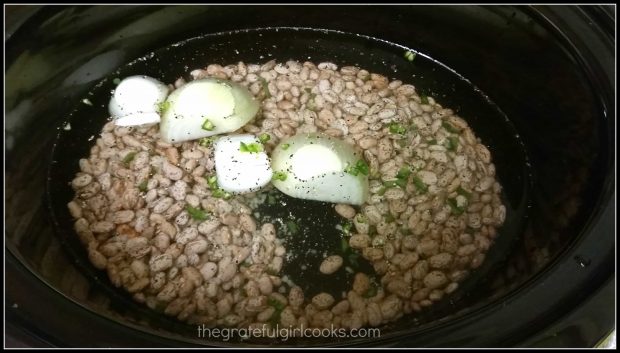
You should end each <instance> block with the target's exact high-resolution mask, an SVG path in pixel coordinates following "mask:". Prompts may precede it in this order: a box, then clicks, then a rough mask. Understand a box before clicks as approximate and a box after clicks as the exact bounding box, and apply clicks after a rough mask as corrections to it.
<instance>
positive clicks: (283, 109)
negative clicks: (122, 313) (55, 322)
mask: <svg viewBox="0 0 620 353" xmlns="http://www.w3.org/2000/svg"><path fill="white" fill-rule="evenodd" d="M191 76H192V77H193V78H194V79H197V78H204V77H217V78H221V79H227V80H231V81H235V82H239V83H241V84H243V85H245V86H247V87H248V89H249V90H250V91H251V92H252V94H254V95H255V96H256V98H257V99H259V100H261V102H262V103H261V108H262V109H261V111H260V112H259V114H258V116H257V118H256V119H255V120H254V121H253V122H251V123H250V124H248V125H246V126H244V127H243V128H242V129H241V130H240V131H238V132H237V133H239V132H246V133H247V132H249V133H254V134H257V135H258V134H262V133H267V134H269V135H270V136H271V139H270V140H269V141H268V142H267V143H266V149H267V151H268V152H269V151H270V150H271V149H273V148H274V147H275V146H276V145H277V143H278V142H279V141H280V140H281V139H283V138H286V137H289V136H292V135H295V134H296V133H304V132H315V131H319V132H323V133H325V134H327V135H330V136H334V137H339V138H342V139H343V140H344V141H346V142H348V143H350V144H351V145H354V146H357V147H358V148H359V149H360V150H361V151H363V155H364V158H365V160H366V161H367V163H368V165H369V169H370V192H371V195H370V197H369V200H368V202H367V203H366V204H365V205H362V206H361V207H352V206H350V205H345V204H338V205H335V210H336V212H337V213H338V214H339V215H341V216H342V217H343V219H345V220H347V221H349V222H350V223H351V224H352V231H351V234H350V237H348V238H347V240H348V244H349V246H350V247H351V248H352V249H355V251H358V252H359V253H360V254H361V256H363V257H364V258H365V259H367V260H368V261H369V262H370V263H371V264H372V265H373V267H374V270H375V274H365V273H356V274H355V276H354V280H353V284H352V288H351V289H350V290H349V291H348V292H347V293H346V295H344V296H343V297H341V298H334V297H333V296H332V295H331V294H328V293H320V294H318V295H316V296H314V297H312V298H306V297H305V296H304V293H303V291H302V290H301V288H300V287H298V286H294V285H293V286H290V285H287V284H286V283H285V282H284V281H283V279H282V277H281V274H280V271H281V268H282V264H283V261H284V259H285V257H286V249H285V247H284V246H283V242H282V241H281V239H279V238H278V237H277V236H276V228H275V227H274V225H273V224H271V223H266V224H257V222H256V220H255V219H254V218H253V216H252V214H253V210H252V208H251V207H250V206H248V205H252V204H254V203H253V202H252V200H255V199H256V198H257V197H258V195H257V194H256V193H254V194H246V195H237V196H234V197H233V198H231V199H223V198H217V197H214V196H213V195H212V191H211V189H210V188H209V185H208V182H207V179H206V178H205V176H209V175H213V174H214V161H213V155H212V149H211V147H210V146H208V145H201V144H199V143H198V141H192V142H185V143H179V144H168V143H164V142H163V141H161V140H159V138H158V127H157V126H146V127H138V128H127V127H116V126H115V125H114V124H113V122H109V123H107V124H106V125H105V126H104V127H103V130H102V133H101V136H100V137H99V138H98V139H97V140H96V143H95V145H94V146H93V147H92V148H91V151H90V156H89V157H88V158H85V159H81V160H80V170H81V171H80V172H79V173H78V174H77V175H76V177H75V179H74V180H73V181H72V187H73V189H74V190H75V198H74V200H73V201H71V202H70V203H69V204H68V208H69V211H70V212H71V214H72V216H73V217H74V218H75V230H76V233H77V234H78V236H79V237H80V240H81V241H82V243H83V244H84V245H85V247H86V248H87V249H88V255H89V258H90V260H91V262H92V263H93V265H94V266H95V267H97V268H99V269H101V270H105V271H107V274H108V276H109V278H110V281H111V282H112V283H113V284H114V285H115V286H117V287H122V288H124V289H125V290H127V291H128V292H130V293H132V294H133V297H134V298H135V300H137V301H139V302H143V303H145V304H146V305H147V306H149V307H150V308H152V309H156V310H161V311H163V312H164V313H166V314H167V315H171V316H175V317H177V318H178V319H179V320H182V321H187V322H190V323H204V324H207V325H212V326H235V327H262V326H263V325H272V326H273V325H275V324H279V325H281V326H287V327H288V326H292V327H300V326H301V325H303V326H304V327H331V325H332V324H333V325H334V326H335V327H344V328H359V327H362V326H379V325H382V324H384V323H387V322H390V321H393V320H396V319H398V318H399V317H401V316H402V315H405V314H409V313H412V312H414V311H419V310H422V308H424V307H428V306H430V305H432V304H433V303H434V302H436V301H439V300H441V299H442V298H443V297H444V296H445V295H447V294H450V293H451V292H453V291H454V290H456V289H457V288H458V284H459V282H461V281H462V280H463V279H464V278H466V277H467V276H468V274H469V272H470V271H471V270H472V269H475V268H477V267H479V266H480V265H481V264H482V262H483V261H484V257H485V253H486V252H487V250H488V249H489V247H490V246H491V244H492V242H493V239H494V237H495V236H496V234H497V230H496V229H497V227H499V226H501V225H502V223H503V222H504V218H505V214H506V209H505V207H504V206H503V205H502V202H501V199H500V193H501V186H500V184H499V183H498V182H497V181H496V179H495V166H494V165H493V164H492V162H491V155H490V152H489V150H488V149H487V148H486V147H485V146H484V145H483V144H482V143H481V142H480V140H479V139H478V138H476V136H475V135H474V132H473V131H472V130H471V129H470V128H469V126H468V124H467V122H466V121H464V120H463V119H462V118H460V117H458V116H457V115H456V114H455V113H454V112H453V111H452V110H450V109H447V108H443V107H442V106H441V105H439V104H438V103H437V102H435V100H434V99H433V98H431V97H425V96H420V95H418V94H417V93H416V89H415V88H414V86H412V85H409V84H403V83H402V82H401V81H397V80H394V81H390V80H389V79H388V78H387V77H385V76H382V75H378V74H371V73H369V72H368V71H366V70H363V69H359V68H357V67H352V66H345V67H341V68H338V67H337V66H336V65H335V64H333V63H320V64H318V65H315V64H313V63H310V62H304V63H300V62H296V61H289V62H286V63H276V62H275V61H270V62H267V63H265V64H264V65H254V64H250V65H246V64H244V63H243V62H239V63H238V64H236V65H228V66H224V67H223V66H220V65H215V64H214V65H209V66H208V67H206V68H205V69H201V70H195V71H192V72H191ZM183 84H184V80H183V79H179V80H177V82H175V86H176V87H180V86H181V85H183ZM172 88H174V87H172ZM192 210H193V211H192ZM195 210H199V211H200V212H199V214H196V211H195ZM342 264H343V259H342V258H341V257H340V256H338V255H331V256H328V257H326V258H325V260H324V261H323V263H322V264H321V265H320V271H321V272H322V273H323V274H324V276H326V278H327V277H328V276H330V275H331V274H333V273H334V272H336V271H337V270H338V269H339V268H340V267H341V266H342Z"/></svg>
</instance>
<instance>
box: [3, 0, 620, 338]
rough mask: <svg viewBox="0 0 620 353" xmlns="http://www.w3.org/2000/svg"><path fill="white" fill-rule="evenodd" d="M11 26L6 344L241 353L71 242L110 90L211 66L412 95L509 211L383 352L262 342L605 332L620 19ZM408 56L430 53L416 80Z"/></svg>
mask: <svg viewBox="0 0 620 353" xmlns="http://www.w3.org/2000/svg"><path fill="white" fill-rule="evenodd" d="M5 10H6V11H7V17H6V18H7V31H6V37H5V43H6V72H5V87H6V92H5V102H6V107H5V139H6V140H5V148H6V184H5V185H6V190H5V192H6V194H5V207H6V214H5V226H6V231H5V242H6V246H5V264H6V300H5V307H6V324H7V332H8V334H9V337H8V339H9V341H7V342H10V343H14V344H30V345H35V346H46V345H57V346H82V347H86V346H93V347H119V346H149V347H150V346H160V347H176V346H196V345H233V346H236V345H239V344H240V343H238V342H222V341H218V340H205V339H200V338H198V337H197V335H196V331H195V327H191V326H189V325H184V324H181V323H178V322H176V321H174V320H171V319H169V318H166V317H162V316H159V315H156V314H154V313H153V312H150V311H149V310H147V309H145V308H144V307H143V306H141V305H139V304H137V303H135V302H133V301H132V300H131V299H130V298H128V297H127V296H126V295H125V294H124V293H121V292H120V291H119V290H117V289H115V288H113V286H111V285H110V284H109V282H108V280H107V278H106V276H105V274H103V273H99V272H97V271H96V270H95V269H94V268H93V267H92V266H91V265H90V264H89V263H88V261H86V260H85V257H84V254H83V250H82V249H81V248H80V247H78V246H76V245H75V244H74V240H72V239H74V234H73V233H72V230H71V227H70V223H68V215H67V211H66V209H65V204H66V202H67V201H68V200H70V198H71V195H70V189H69V188H68V186H67V184H66V183H67V182H68V181H69V180H70V179H71V175H72V174H73V173H75V171H77V159H78V158H80V156H83V155H86V154H87V151H88V141H87V139H88V137H89V136H90V135H92V134H95V133H96V132H97V131H98V130H99V129H100V127H101V125H102V124H103V121H104V120H105V109H104V108H101V104H105V103H106V99H107V96H106V95H105V94H102V92H107V91H106V90H108V89H109V88H110V87H111V86H110V85H111V79H112V78H114V77H116V76H117V75H119V74H129V73H144V74H150V75H152V76H155V77H160V78H162V79H163V80H164V81H166V82H170V81H172V80H174V79H175V78H176V77H178V76H180V75H182V74H184V73H185V72H186V71H187V68H188V67H189V68H193V67H198V66H203V65H205V64H207V63H210V62H220V63H231V62H236V61H238V60H243V61H248V62H251V61H254V62H259V61H261V60H267V58H275V59H279V60H288V59H299V60H306V59H307V57H309V56H310V57H312V60H313V61H322V60H330V61H334V62H337V63H338V64H359V65H360V66H363V67H365V68H368V69H370V70H372V71H375V72H381V73H384V74H386V75H388V76H390V77H395V78H400V79H402V80H404V81H408V82H411V83H414V84H416V85H417V86H419V87H424V89H427V90H428V92H430V93H432V94H433V95H435V96H437V97H441V101H442V103H444V105H446V106H449V107H454V108H455V109H457V111H459V112H460V113H461V114H462V115H463V116H467V117H469V120H470V124H471V125H472V126H473V127H474V130H475V131H476V132H477V133H478V134H479V135H480V136H481V138H482V139H483V141H485V143H487V144H488V145H489V147H490V149H491V151H492V153H493V154H494V161H495V162H496V164H497V167H498V176H499V178H500V181H501V182H502V184H503V185H504V187H505V194H506V195H505V198H506V201H507V203H508V206H509V210H510V212H509V215H508V218H507V224H506V225H505V227H504V229H503V230H502V233H501V235H500V237H498V241H497V243H496V245H495V246H494V248H493V251H492V252H491V253H489V257H488V259H487V261H486V262H485V266H483V267H482V268H481V269H480V270H479V271H477V273H476V274H475V275H474V276H472V277H471V278H470V279H469V280H468V281H467V282H466V283H465V284H464V285H463V288H462V289H461V290H460V291H459V292H458V294H455V295H454V296H453V297H452V298H450V301H449V303H444V305H438V306H437V307H435V308H433V309H432V310H428V311H425V312H423V313H422V314H420V315H415V316H414V315H411V316H406V317H405V318H403V319H401V320H399V321H398V322H396V323H393V324H390V325H387V326H385V327H382V328H381V330H382V335H381V338H377V339H372V340H368V339H351V340H335V339H321V340H319V339H312V340H296V341H287V342H277V340H276V341H273V340H272V341H268V342H267V341H261V342H257V344H284V345H311V346H315V345H382V346H407V347H419V346H434V347H460V346H465V347H466V346H470V347H471V346H484V347H487V346H562V347H576V346H585V347H591V346H594V345H595V344H596V343H597V342H598V341H599V340H600V339H601V338H603V337H604V336H605V335H606V334H607V333H609V332H610V331H611V330H612V329H613V324H614V301H615V299H614V298H615V296H614V287H615V283H614V275H615V270H614V268H615V267H614V248H615V233H614V226H615V223H614V211H615V184H614V179H615V150H614V140H615V129H614V127H615V121H616V107H615V101H614V97H615V91H614V89H615V88H614V83H615V72H614V60H615V47H614V45H615V37H614V27H615V17H614V10H615V9H614V8H609V7H576V6H553V7H509V6H490V7H478V6H401V7H394V6H385V7H384V6H372V7H370V6H347V7H343V6H334V7H329V8H327V7H307V6H277V7H276V6H264V7H254V6H234V7H216V6H199V7H195V6H168V7H160V6H155V7H154V6H103V7H102V6H95V7H86V6H83V7H82V6H81V7H60V6H53V7H27V6H11V7H7V8H5ZM246 29H247V31H245V30H246ZM317 29H321V30H317ZM240 30H243V31H240ZM194 37H199V38H195V39H192V40H190V41H186V42H183V44H182V45H175V46H171V45H172V44H174V43H178V42H180V41H183V40H186V39H188V38H194ZM405 48H409V49H413V50H415V51H417V52H419V53H420V54H421V55H420V57H419V60H416V66H415V67H413V66H411V65H409V64H408V63H407V62H406V61H405V60H404V59H403V58H402V54H403V50H404V49H405ZM151 53H153V54H151ZM137 58H142V59H140V60H137V61H135V60H136V59H137ZM134 61H135V62H134ZM129 62H134V64H132V65H131V66H125V64H127V63H129ZM117 70H118V71H117ZM88 92H91V93H92V95H91V96H89V95H87V93H88ZM84 97H92V100H93V101H94V103H95V104H94V108H92V109H93V110H89V109H90V108H85V107H84V105H80V102H81V100H82V99H83V98H84ZM76 107H77V108H76ZM67 121H70V122H71V124H72V126H73V129H72V130H71V131H70V132H66V131H65V130H63V129H62V127H63V126H64V125H65V123H66V122H67ZM317 217H320V216H317ZM328 285H329V284H328ZM334 285H335V284H334Z"/></svg>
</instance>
